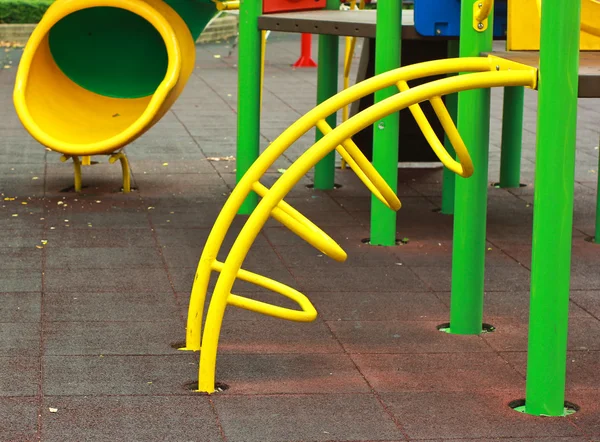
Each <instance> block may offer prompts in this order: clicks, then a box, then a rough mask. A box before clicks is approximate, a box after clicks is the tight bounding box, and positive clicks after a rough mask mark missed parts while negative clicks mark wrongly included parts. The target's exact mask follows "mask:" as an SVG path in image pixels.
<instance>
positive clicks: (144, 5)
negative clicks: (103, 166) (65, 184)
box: [13, 0, 195, 156]
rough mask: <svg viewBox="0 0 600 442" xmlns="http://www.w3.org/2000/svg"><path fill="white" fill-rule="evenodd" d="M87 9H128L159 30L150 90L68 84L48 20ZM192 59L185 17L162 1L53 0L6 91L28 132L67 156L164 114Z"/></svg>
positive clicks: (89, 151) (115, 140) (124, 135)
mask: <svg viewBox="0 0 600 442" xmlns="http://www.w3.org/2000/svg"><path fill="white" fill-rule="evenodd" d="M95 7H108V8H119V9H124V10H126V11H129V12H131V13H133V14H136V15H138V16H139V17H141V18H143V19H145V20H146V21H147V22H148V23H150V24H151V25H152V27H154V28H155V29H156V31H157V32H158V33H159V34H160V37H161V38H162V40H163V43H164V46H165V49H166V52H167V56H168V65H167V69H166V73H165V76H164V79H163V80H162V81H161V82H160V84H159V85H158V87H157V88H156V90H155V91H154V93H153V94H151V95H149V96H145V97H141V98H113V97H109V96H103V95H99V94H97V93H94V92H91V91H89V90H87V89H84V88H83V87H81V86H79V85H78V84H76V83H75V82H73V81H72V80H71V79H70V78H69V77H67V76H66V75H65V74H64V73H63V72H62V71H61V69H60V68H59V67H58V65H57V64H56V62H55V61H54V59H53V56H52V53H51V50H50V44H49V34H50V31H51V30H52V28H53V26H55V25H56V24H57V23H58V22H59V21H61V20H62V19H64V18H65V17H67V16H68V15H70V14H73V13H76V12H78V11H82V10H84V9H89V8H95ZM132 38H135V36H133V35H132ZM194 61H195V47H194V40H193V38H192V35H191V33H190V31H189V29H188V27H187V25H186V23H185V22H184V21H183V19H182V18H181V17H180V16H179V15H178V14H177V13H176V12H175V11H174V10H173V9H172V8H171V7H170V6H168V5H167V4H166V3H164V2H163V1H162V0H57V1H56V2H55V3H53V4H52V6H51V7H50V8H49V9H48V11H47V12H46V14H45V15H44V17H43V19H42V20H41V22H40V23H39V25H38V26H37V27H36V29H35V31H34V32H33V34H32V36H31V38H30V40H29V42H28V44H27V46H26V48H25V51H24V53H23V57H22V60H21V63H20V65H19V71H18V73H17V78H16V83H15V89H14V95H13V98H14V103H15V108H16V111H17V115H18V116H19V118H20V120H21V122H22V123H23V125H24V126H25V128H26V129H27V130H28V131H29V133H30V134H31V135H32V136H33V137H34V138H35V139H36V140H37V141H39V142H40V143H41V144H43V145H44V146H46V147H49V148H50V149H52V150H55V151H57V152H60V153H63V154H66V155H70V156H77V155H80V156H82V155H97V154H108V153H111V152H114V151H115V150H118V149H120V148H122V147H124V146H125V145H127V144H128V143H130V142H132V141H133V140H135V139H136V138H138V137H139V136H140V135H142V134H143V133H144V132H145V131H147V130H148V129H149V128H150V127H152V125H154V124H155V123H156V122H157V121H158V120H159V119H160V118H161V117H162V116H163V115H164V114H165V113H166V112H167V110H168V109H169V107H170V106H171V105H172V104H173V102H174V101H175V100H176V99H177V97H178V96H179V94H180V93H181V92H182V91H183V88H184V86H185V83H186V82H187V80H188V78H189V76H190V75H191V73H192V70H193V68H194Z"/></svg>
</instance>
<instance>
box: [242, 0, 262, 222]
mask: <svg viewBox="0 0 600 442" xmlns="http://www.w3.org/2000/svg"><path fill="white" fill-rule="evenodd" d="M262 3H263V2H262V0H241V1H240V24H239V34H240V38H239V45H238V54H239V55H238V115H237V117H238V127H237V162H236V169H237V171H236V178H237V181H238V182H239V181H240V179H241V178H242V177H243V176H244V174H245V173H246V171H247V170H248V169H249V168H250V166H252V164H253V163H254V161H256V159H257V158H258V156H259V154H260V70H261V62H260V60H261V33H260V30H259V29H258V17H259V16H260V15H261V14H262V8H263V6H262ZM257 203H258V195H256V194H255V193H254V192H252V193H251V194H250V195H248V198H246V200H245V201H244V203H243V204H242V206H241V207H240V210H239V213H240V214H243V215H248V214H250V213H252V211H253V210H254V208H255V207H256V205H257Z"/></svg>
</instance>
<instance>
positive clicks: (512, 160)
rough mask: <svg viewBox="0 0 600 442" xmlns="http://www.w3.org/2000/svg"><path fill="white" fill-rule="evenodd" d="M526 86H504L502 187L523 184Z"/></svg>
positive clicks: (501, 154)
mask: <svg viewBox="0 0 600 442" xmlns="http://www.w3.org/2000/svg"><path fill="white" fill-rule="evenodd" d="M524 102H525V88H524V87H523V86H507V87H505V88H504V104H503V109H502V147H501V151H500V187H502V188H514V187H519V186H520V185H521V146H522V144H523V107H524Z"/></svg>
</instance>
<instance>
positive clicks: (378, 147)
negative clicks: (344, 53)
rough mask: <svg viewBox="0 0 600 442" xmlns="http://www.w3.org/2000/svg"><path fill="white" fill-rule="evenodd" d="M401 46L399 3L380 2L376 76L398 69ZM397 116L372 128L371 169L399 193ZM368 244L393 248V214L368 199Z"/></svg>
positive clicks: (382, 95) (387, 92) (388, 92)
mask: <svg viewBox="0 0 600 442" xmlns="http://www.w3.org/2000/svg"><path fill="white" fill-rule="evenodd" d="M401 42H402V2H401V1H400V0H379V1H378V2H377V31H376V41H375V74H376V75H377V74H381V73H383V72H386V71H389V70H391V69H396V68H398V67H399V66H400V52H401V48H400V44H401ZM396 93H398V89H397V88H396V87H395V86H394V87H389V88H387V89H384V90H380V91H378V92H376V93H375V99H374V101H375V103H378V102H380V101H382V100H384V99H386V98H388V97H390V96H392V95H394V94H396ZM399 128H400V122H399V114H398V113H397V112H396V113H394V114H392V115H389V116H387V117H385V118H383V119H381V120H379V121H376V122H375V124H374V125H373V165H374V166H375V168H376V169H377V171H378V172H379V173H380V174H381V176H382V177H383V179H385V181H386V182H387V183H388V184H389V185H390V187H391V188H392V189H393V190H394V191H396V190H397V189H398V133H399V132H398V131H399ZM371 244H373V245H378V246H393V245H396V212H394V211H393V210H391V209H390V208H388V207H386V206H385V205H384V204H383V203H382V202H381V201H379V200H378V199H377V198H375V197H372V199H371Z"/></svg>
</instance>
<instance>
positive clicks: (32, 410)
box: [0, 397, 39, 442]
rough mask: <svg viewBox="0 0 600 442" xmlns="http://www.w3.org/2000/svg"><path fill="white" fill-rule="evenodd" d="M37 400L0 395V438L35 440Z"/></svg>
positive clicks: (18, 440)
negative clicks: (0, 423) (0, 424)
mask: <svg viewBox="0 0 600 442" xmlns="http://www.w3.org/2000/svg"><path fill="white" fill-rule="evenodd" d="M38 409H39V401H38V400H37V399H35V398H19V397H11V398H4V397H0V421H1V422H2V426H0V438H1V439H2V440H5V441H7V442H8V441H11V442H12V441H15V442H26V441H31V440H35V439H36V437H38V436H37V432H38Z"/></svg>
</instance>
